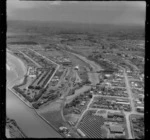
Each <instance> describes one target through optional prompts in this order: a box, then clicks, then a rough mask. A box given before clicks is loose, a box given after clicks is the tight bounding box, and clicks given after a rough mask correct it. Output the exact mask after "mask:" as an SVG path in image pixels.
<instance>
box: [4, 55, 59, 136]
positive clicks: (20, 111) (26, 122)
mask: <svg viewBox="0 0 150 140" xmlns="http://www.w3.org/2000/svg"><path fill="white" fill-rule="evenodd" d="M7 64H8V65H9V66H7V68H8V67H10V68H8V69H7V75H6V77H7V86H11V85H12V84H14V81H17V80H19V78H20V77H23V75H24V74H25V72H26V68H25V66H24V64H23V62H22V61H21V60H20V59H18V58H17V57H15V56H13V55H11V54H10V53H8V52H7ZM6 92H7V95H6V113H7V116H8V117H9V118H11V119H14V120H15V121H16V122H17V124H18V126H19V127H20V128H21V129H22V130H23V132H24V133H25V134H26V136H27V137H29V138H61V137H62V136H61V135H60V134H58V133H57V132H56V131H55V130H54V129H53V128H51V127H50V126H49V125H48V124H47V123H46V122H45V121H44V120H42V119H41V118H40V117H39V116H38V115H37V114H36V112H35V111H34V110H33V109H31V108H29V107H28V106H27V105H25V104H24V103H23V102H22V101H21V100H20V99H19V98H18V97H17V96H16V95H14V94H13V93H12V92H11V91H10V90H9V89H8V88H7V91H6Z"/></svg>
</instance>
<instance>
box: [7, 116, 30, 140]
mask: <svg viewBox="0 0 150 140" xmlns="http://www.w3.org/2000/svg"><path fill="white" fill-rule="evenodd" d="M6 137H7V138H27V136H26V135H25V134H24V133H23V131H22V130H21V128H20V127H19V126H18V125H17V123H16V121H15V120H13V119H9V118H6Z"/></svg>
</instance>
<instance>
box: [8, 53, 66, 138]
mask: <svg viewBox="0 0 150 140" xmlns="http://www.w3.org/2000/svg"><path fill="white" fill-rule="evenodd" d="M8 53H9V52H8ZM11 55H13V54H11ZM13 56H15V55H13ZM15 57H16V56H15ZM16 58H17V59H18V60H20V58H18V57H16ZM20 61H22V60H20ZM21 63H22V64H24V63H23V62H21ZM25 66H27V65H24V66H23V67H22V68H24V67H25ZM25 70H27V69H24V74H26V71H25ZM14 71H15V72H16V69H14ZM19 78H20V77H17V79H15V81H16V82H15V83H13V84H12V85H11V87H8V86H7V89H8V90H9V91H11V92H12V93H13V94H14V95H15V96H16V97H18V98H19V99H20V100H21V101H22V102H23V103H24V104H25V105H26V106H27V107H29V108H31V109H32V110H34V111H35V113H36V115H37V116H39V117H40V118H41V119H42V120H43V121H44V122H46V123H47V124H48V125H49V126H50V127H51V128H52V129H53V130H54V131H55V132H56V133H57V134H58V137H59V138H62V137H64V135H62V134H60V133H59V132H58V130H57V129H56V128H55V127H54V126H53V125H52V124H51V123H49V122H48V121H47V120H46V119H45V118H44V117H43V116H42V115H40V114H39V113H38V112H37V111H36V109H35V108H33V106H32V105H31V103H29V102H28V101H27V100H26V99H25V98H24V97H22V96H21V95H20V94H19V93H17V92H16V91H14V90H13V89H12V87H13V86H14V85H16V84H21V83H22V82H23V80H24V77H23V78H22V76H21V78H20V79H19ZM18 80H19V81H18Z"/></svg>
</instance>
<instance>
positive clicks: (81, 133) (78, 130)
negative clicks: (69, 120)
mask: <svg viewBox="0 0 150 140" xmlns="http://www.w3.org/2000/svg"><path fill="white" fill-rule="evenodd" d="M77 132H78V133H79V134H80V135H81V136H82V137H85V136H86V135H85V134H84V133H83V132H82V131H81V129H77Z"/></svg>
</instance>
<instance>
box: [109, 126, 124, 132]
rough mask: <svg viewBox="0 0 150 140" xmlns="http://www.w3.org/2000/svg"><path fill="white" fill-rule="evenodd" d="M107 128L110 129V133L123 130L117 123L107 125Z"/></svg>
mask: <svg viewBox="0 0 150 140" xmlns="http://www.w3.org/2000/svg"><path fill="white" fill-rule="evenodd" d="M109 130H110V133H123V132H124V128H123V127H122V126H119V125H111V126H110V127H109Z"/></svg>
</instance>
